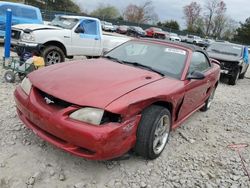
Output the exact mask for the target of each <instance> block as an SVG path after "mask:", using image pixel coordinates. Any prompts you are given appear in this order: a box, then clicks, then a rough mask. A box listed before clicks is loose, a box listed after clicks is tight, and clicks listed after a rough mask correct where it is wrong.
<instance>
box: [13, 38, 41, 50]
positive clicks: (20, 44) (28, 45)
mask: <svg viewBox="0 0 250 188" xmlns="http://www.w3.org/2000/svg"><path fill="white" fill-rule="evenodd" d="M40 45H41V44H39V43H30V42H20V41H15V40H12V41H11V51H14V52H16V48H19V47H22V48H26V49H30V50H32V49H34V50H35V49H37V48H38V47H39V46H40Z"/></svg>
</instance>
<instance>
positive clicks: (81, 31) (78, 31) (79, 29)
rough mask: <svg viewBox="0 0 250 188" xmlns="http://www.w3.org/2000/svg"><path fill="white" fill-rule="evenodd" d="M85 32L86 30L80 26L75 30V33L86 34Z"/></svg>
mask: <svg viewBox="0 0 250 188" xmlns="http://www.w3.org/2000/svg"><path fill="white" fill-rule="evenodd" d="M84 32H85V30H84V28H83V27H80V26H78V27H77V28H76V30H75V33H84Z"/></svg>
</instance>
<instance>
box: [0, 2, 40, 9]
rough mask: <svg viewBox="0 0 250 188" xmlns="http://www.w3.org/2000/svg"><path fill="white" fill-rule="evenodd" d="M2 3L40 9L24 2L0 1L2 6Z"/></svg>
mask: <svg viewBox="0 0 250 188" xmlns="http://www.w3.org/2000/svg"><path fill="white" fill-rule="evenodd" d="M1 5H13V6H19V7H25V8H32V9H38V8H37V7H34V6H31V5H26V4H22V3H17V2H16V3H15V2H9V1H0V6H1Z"/></svg>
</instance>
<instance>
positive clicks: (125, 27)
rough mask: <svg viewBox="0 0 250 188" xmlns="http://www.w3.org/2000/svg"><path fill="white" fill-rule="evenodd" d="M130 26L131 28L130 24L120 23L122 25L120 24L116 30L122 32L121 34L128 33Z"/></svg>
mask: <svg viewBox="0 0 250 188" xmlns="http://www.w3.org/2000/svg"><path fill="white" fill-rule="evenodd" d="M128 28H129V26H126V25H120V26H118V28H117V29H116V32H117V33H120V34H127V31H128Z"/></svg>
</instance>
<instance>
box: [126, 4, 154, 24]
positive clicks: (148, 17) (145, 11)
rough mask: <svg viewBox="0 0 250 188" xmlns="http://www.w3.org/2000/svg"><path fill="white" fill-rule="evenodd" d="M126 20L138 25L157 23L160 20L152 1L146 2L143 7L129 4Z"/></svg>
mask: <svg viewBox="0 0 250 188" xmlns="http://www.w3.org/2000/svg"><path fill="white" fill-rule="evenodd" d="M124 18H125V20H128V21H131V22H137V23H148V22H150V21H151V22H152V21H154V22H156V21H157V20H158V16H157V14H156V13H155V12H154V6H153V3H152V1H146V2H145V3H143V4H142V5H135V4H129V5H128V6H127V7H126V9H125V11H124Z"/></svg>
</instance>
